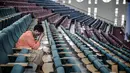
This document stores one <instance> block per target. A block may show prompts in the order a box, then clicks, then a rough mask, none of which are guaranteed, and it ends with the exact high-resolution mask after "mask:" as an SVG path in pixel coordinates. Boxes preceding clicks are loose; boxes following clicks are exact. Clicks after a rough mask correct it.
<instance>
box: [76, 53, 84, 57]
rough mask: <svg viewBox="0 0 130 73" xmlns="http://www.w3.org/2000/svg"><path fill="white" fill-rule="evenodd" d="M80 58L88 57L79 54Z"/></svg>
mask: <svg viewBox="0 0 130 73" xmlns="http://www.w3.org/2000/svg"><path fill="white" fill-rule="evenodd" d="M78 56H79V57H80V58H84V57H86V56H85V55H84V54H83V53H78Z"/></svg>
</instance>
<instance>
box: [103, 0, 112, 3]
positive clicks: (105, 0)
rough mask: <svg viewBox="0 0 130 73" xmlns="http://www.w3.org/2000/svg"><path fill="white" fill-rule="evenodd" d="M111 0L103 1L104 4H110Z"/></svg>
mask: <svg viewBox="0 0 130 73" xmlns="http://www.w3.org/2000/svg"><path fill="white" fill-rule="evenodd" d="M110 1H111V0H103V2H105V3H109V2H110Z"/></svg>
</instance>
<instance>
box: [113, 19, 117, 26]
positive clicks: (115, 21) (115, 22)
mask: <svg viewBox="0 0 130 73" xmlns="http://www.w3.org/2000/svg"><path fill="white" fill-rule="evenodd" d="M114 25H115V26H117V18H115V20H114Z"/></svg>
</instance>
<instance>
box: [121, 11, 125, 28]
mask: <svg viewBox="0 0 130 73" xmlns="http://www.w3.org/2000/svg"><path fill="white" fill-rule="evenodd" d="M124 24H125V15H124V14H123V15H122V16H121V26H124Z"/></svg>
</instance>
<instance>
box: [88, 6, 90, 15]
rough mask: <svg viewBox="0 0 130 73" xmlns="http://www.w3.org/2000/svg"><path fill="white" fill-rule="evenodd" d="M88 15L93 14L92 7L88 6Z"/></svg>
mask: <svg viewBox="0 0 130 73" xmlns="http://www.w3.org/2000/svg"><path fill="white" fill-rule="evenodd" d="M88 15H91V8H90V7H88Z"/></svg>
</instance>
